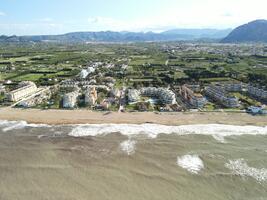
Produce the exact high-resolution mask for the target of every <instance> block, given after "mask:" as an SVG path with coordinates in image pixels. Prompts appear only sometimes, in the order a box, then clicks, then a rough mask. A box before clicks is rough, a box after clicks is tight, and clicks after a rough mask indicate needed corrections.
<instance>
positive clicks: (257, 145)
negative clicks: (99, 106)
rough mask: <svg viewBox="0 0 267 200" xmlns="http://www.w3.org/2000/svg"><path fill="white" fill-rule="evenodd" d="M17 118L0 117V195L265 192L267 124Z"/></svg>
mask: <svg viewBox="0 0 267 200" xmlns="http://www.w3.org/2000/svg"><path fill="white" fill-rule="evenodd" d="M16 123H17V122H13V123H11V124H10V123H9V122H5V123H4V122H3V121H2V122H0V199H1V200H2V199H3V200H16V199H18V200H24V199H25V200H39V199H46V200H48V199H49V200H50V199H51V200H73V199H75V200H76V199H81V200H83V199H86V200H87V199H93V200H94V199H96V200H98V199H99V200H100V199H101V200H103V199H116V200H120V199H121V200H125V199H127V200H128V199H130V200H131V199H133V200H136V199H138V200H142V199H144V200H149V199H151V200H152V199H153V200H155V199H156V200H157V199H159V200H162V199H164V200H168V199H171V200H173V199H185V200H188V199H189V200H190V199H198V200H199V199H200V200H202V199H203V200H207V199H222V200H225V199H242V200H243V199H267V135H266V134H265V133H267V132H265V131H266V127H248V128H247V129H246V130H248V129H249V128H253V129H251V130H250V131H246V130H245V129H244V130H243V129H240V127H237V129H238V131H235V130H234V129H233V128H234V127H232V126H231V128H230V127H225V126H220V125H218V127H220V129H219V130H218V127H217V129H216V128H215V129H214V125H210V127H213V128H212V129H211V128H209V129H205V128H203V126H202V129H200V127H199V126H198V127H196V129H197V132H196V131H192V128H193V127H192V126H190V127H182V130H181V128H180V129H179V128H178V127H176V128H175V129H173V127H169V128H168V127H161V126H160V128H159V130H157V129H153V128H151V125H149V124H147V125H142V126H137V127H135V129H133V126H132V125H131V126H130V125H129V129H128V131H129V133H131V134H127V125H124V126H123V127H122V128H121V130H118V128H115V127H117V125H109V126H108V128H107V127H105V126H102V127H101V126H97V127H96V126H93V131H92V126H89V125H88V126H52V127H46V126H44V125H43V126H41V127H38V126H36V125H32V124H31V125H28V124H26V123H21V122H20V125H17V126H16ZM152 126H153V127H154V125H152ZM10 127H11V128H10ZM144 127H145V129H144ZM136 128H137V129H136ZM154 128H155V127H154ZM167 129H168V130H169V129H172V130H173V131H166V130H167ZM178 129H179V130H178ZM185 129H186V130H185ZM88 130H89V131H88ZM103 130H105V131H103ZM107 130H109V131H110V132H112V133H110V134H107V132H108V131H107ZM137 130H138V131H137ZM177 130H178V132H179V133H172V132H175V131H176V132H177ZM222 130H223V131H222ZM77 131H80V132H79V133H80V135H79V136H81V133H90V135H93V136H88V137H72V136H70V134H72V135H73V133H77ZM114 131H115V132H116V131H119V132H122V134H121V133H118V132H117V133H115V132H114ZM212 131H213V132H212ZM242 131H243V132H244V133H246V134H245V135H242ZM257 131H258V132H257ZM104 132H105V133H104ZM155 132H157V134H156V133H155ZM160 132H164V133H165V134H159V133H160ZM201 132H203V134H201ZM211 132H212V133H211ZM231 132H233V134H230V133H231ZM235 132H238V134H237V133H235ZM255 132H257V135H255ZM91 133H92V134H91ZM93 133H95V134H93ZM100 133H101V134H100ZM148 133H149V134H148ZM183 133H186V134H183ZM223 133H224V134H223ZM225 133H227V135H225ZM151 134H152V136H153V137H151ZM87 135H88V134H87ZM155 135H156V137H155Z"/></svg>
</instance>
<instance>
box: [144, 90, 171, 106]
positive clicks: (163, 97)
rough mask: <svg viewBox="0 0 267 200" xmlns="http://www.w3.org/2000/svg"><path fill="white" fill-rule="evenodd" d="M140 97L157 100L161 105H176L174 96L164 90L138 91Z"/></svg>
mask: <svg viewBox="0 0 267 200" xmlns="http://www.w3.org/2000/svg"><path fill="white" fill-rule="evenodd" d="M140 93H141V95H142V96H147V97H153V98H158V99H159V101H160V102H161V103H163V104H176V95H175V94H174V92H173V91H171V90H169V89H165V88H155V87H148V88H142V89H141V90H140Z"/></svg>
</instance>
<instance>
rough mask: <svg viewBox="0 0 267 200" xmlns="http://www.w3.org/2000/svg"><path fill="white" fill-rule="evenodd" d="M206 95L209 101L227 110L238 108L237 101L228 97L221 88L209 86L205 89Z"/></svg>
mask: <svg viewBox="0 0 267 200" xmlns="http://www.w3.org/2000/svg"><path fill="white" fill-rule="evenodd" d="M206 94H207V96H209V97H210V98H211V99H213V100H215V101H217V102H219V103H221V104H222V105H224V106H225V107H228V108H237V107H239V99H238V98H236V97H233V96H230V95H228V93H227V92H226V91H225V89H224V88H223V87H222V86H218V85H210V86H208V87H207V88H206Z"/></svg>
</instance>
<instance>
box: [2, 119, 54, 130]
mask: <svg viewBox="0 0 267 200" xmlns="http://www.w3.org/2000/svg"><path fill="white" fill-rule="evenodd" d="M26 127H31V128H39V127H50V126H49V125H46V124H28V123H27V122H26V121H7V120H0V128H2V131H3V132H8V131H11V130H18V129H23V128H26Z"/></svg>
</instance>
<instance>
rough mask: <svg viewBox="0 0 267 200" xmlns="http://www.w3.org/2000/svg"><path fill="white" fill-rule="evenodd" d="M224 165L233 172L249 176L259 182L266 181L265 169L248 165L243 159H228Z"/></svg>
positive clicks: (266, 170) (266, 172) (266, 171)
mask: <svg viewBox="0 0 267 200" xmlns="http://www.w3.org/2000/svg"><path fill="white" fill-rule="evenodd" d="M225 167H227V168H228V169H230V170H232V171H233V173H234V174H237V175H239V176H242V177H251V178H254V179H256V180H257V181H259V182H263V181H267V169H265V168H262V169H257V168H254V167H249V166H248V164H247V163H246V161H245V160H244V159H238V160H229V162H228V163H226V164H225Z"/></svg>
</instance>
